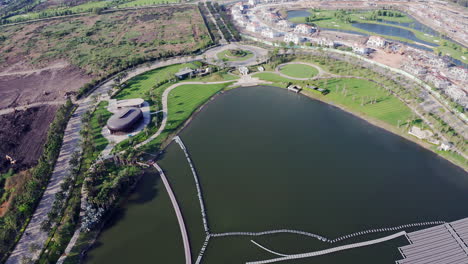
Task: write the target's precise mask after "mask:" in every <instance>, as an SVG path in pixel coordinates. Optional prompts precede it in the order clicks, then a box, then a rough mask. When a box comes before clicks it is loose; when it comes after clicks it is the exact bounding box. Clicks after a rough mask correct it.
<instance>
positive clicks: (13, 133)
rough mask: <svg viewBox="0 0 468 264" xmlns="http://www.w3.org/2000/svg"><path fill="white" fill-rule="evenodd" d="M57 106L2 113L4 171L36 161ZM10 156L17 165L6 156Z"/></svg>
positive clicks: (0, 153) (0, 135) (0, 150)
mask: <svg viewBox="0 0 468 264" xmlns="http://www.w3.org/2000/svg"><path fill="white" fill-rule="evenodd" d="M57 108H58V107H57V106H41V107H36V108H30V109H28V110H26V111H18V112H15V113H11V114H7V115H2V116H0V124H2V125H1V126H0V142H1V144H0V172H5V171H7V170H8V169H9V168H14V169H16V170H22V169H25V168H29V167H31V166H33V165H34V164H36V161H37V159H38V158H39V156H40V155H41V153H42V146H43V145H44V143H45V140H46V136H47V131H48V129H49V125H50V123H51V122H52V120H53V119H54V117H55V112H56V111H57ZM6 155H9V156H10V157H12V158H13V159H14V160H16V163H15V164H10V162H9V161H8V160H7V159H6Z"/></svg>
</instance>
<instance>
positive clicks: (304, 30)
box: [294, 24, 316, 34]
mask: <svg viewBox="0 0 468 264" xmlns="http://www.w3.org/2000/svg"><path fill="white" fill-rule="evenodd" d="M315 31H316V28H315V27H313V26H309V25H306V24H299V25H297V26H296V27H295V28H294V32H296V33H299V34H312V33H314V32H315Z"/></svg>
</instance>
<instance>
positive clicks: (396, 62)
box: [371, 50, 405, 69]
mask: <svg viewBox="0 0 468 264" xmlns="http://www.w3.org/2000/svg"><path fill="white" fill-rule="evenodd" d="M371 59H372V60H374V61H376V62H380V63H382V64H385V65H387V66H390V67H393V68H397V69H399V68H400V67H401V65H402V63H403V61H404V60H405V56H404V55H401V54H395V53H387V52H385V51H383V50H376V51H375V52H373V53H372V55H371Z"/></svg>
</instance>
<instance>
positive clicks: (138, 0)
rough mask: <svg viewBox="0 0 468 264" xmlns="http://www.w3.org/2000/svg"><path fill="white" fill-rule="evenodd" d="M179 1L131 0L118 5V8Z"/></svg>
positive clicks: (176, 0)
mask: <svg viewBox="0 0 468 264" xmlns="http://www.w3.org/2000/svg"><path fill="white" fill-rule="evenodd" d="M178 2H179V1H178V0H135V1H130V2H127V3H124V4H121V5H118V6H117V8H122V7H134V6H146V5H161V4H169V3H178Z"/></svg>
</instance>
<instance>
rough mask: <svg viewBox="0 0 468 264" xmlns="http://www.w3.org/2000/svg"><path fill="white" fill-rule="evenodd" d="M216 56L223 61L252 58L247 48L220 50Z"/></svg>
mask: <svg viewBox="0 0 468 264" xmlns="http://www.w3.org/2000/svg"><path fill="white" fill-rule="evenodd" d="M216 56H217V57H218V59H220V60H223V61H244V60H247V59H250V58H252V57H253V53H252V52H251V51H249V50H241V49H228V50H224V51H221V52H220V53H218V54H217V55H216Z"/></svg>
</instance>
